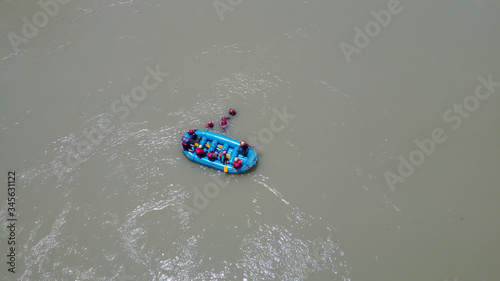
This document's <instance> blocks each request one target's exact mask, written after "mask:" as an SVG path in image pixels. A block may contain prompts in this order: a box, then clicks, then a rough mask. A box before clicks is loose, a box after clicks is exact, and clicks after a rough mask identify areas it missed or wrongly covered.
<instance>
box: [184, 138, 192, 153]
mask: <svg viewBox="0 0 500 281" xmlns="http://www.w3.org/2000/svg"><path fill="white" fill-rule="evenodd" d="M191 147H194V144H193V143H192V142H191V139H188V138H182V148H184V150H187V151H189V152H194V150H193V149H192V148H191Z"/></svg>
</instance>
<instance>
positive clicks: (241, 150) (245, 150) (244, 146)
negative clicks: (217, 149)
mask: <svg viewBox="0 0 500 281" xmlns="http://www.w3.org/2000/svg"><path fill="white" fill-rule="evenodd" d="M238 153H240V154H241V155H243V156H247V155H248V143H246V142H245V141H241V142H240V147H238Z"/></svg>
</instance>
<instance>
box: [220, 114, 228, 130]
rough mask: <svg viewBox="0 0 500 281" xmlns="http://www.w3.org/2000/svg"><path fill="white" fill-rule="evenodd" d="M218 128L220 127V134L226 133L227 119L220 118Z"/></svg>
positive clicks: (224, 117)
mask: <svg viewBox="0 0 500 281" xmlns="http://www.w3.org/2000/svg"><path fill="white" fill-rule="evenodd" d="M220 126H221V127H222V132H223V133H224V132H226V129H227V126H228V123H227V117H226V116H222V117H221V120H220Z"/></svg>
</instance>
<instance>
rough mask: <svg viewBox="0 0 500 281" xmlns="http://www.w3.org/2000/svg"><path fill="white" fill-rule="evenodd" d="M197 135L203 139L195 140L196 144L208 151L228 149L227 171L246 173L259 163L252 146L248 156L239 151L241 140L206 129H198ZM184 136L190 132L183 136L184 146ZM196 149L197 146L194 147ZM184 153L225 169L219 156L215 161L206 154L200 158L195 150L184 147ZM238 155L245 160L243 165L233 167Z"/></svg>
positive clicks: (198, 161) (189, 157) (205, 163)
mask: <svg viewBox="0 0 500 281" xmlns="http://www.w3.org/2000/svg"><path fill="white" fill-rule="evenodd" d="M195 133H196V135H198V136H199V137H200V138H201V139H200V140H199V142H195V145H200V144H201V145H203V148H204V149H205V151H206V152H207V153H208V152H209V151H212V150H213V149H217V154H218V155H219V153H220V152H222V151H223V150H226V152H227V154H228V155H229V156H230V158H229V162H228V163H227V172H228V173H230V174H241V173H245V172H247V171H248V170H250V169H251V168H252V167H253V166H255V164H256V163H257V160H258V156H257V153H255V151H254V150H253V148H251V147H250V146H249V147H248V154H247V156H243V155H242V154H241V153H238V152H237V149H238V147H239V146H240V141H238V140H235V139H233V138H230V137H226V136H224V135H220V134H217V133H214V132H209V131H204V130H196V131H195ZM183 138H189V134H188V133H187V132H186V133H185V134H184V135H183V137H182V138H181V141H180V144H181V148H182V139H183ZM193 150H195V148H193ZM182 153H184V155H185V156H186V157H187V158H188V159H189V160H191V161H193V162H196V163H199V164H202V165H205V166H208V167H211V168H214V169H217V170H220V171H224V164H222V162H221V161H220V159H219V158H218V157H217V159H216V160H215V161H210V160H208V157H207V156H206V155H205V156H204V157H202V158H200V157H198V155H196V153H194V152H189V151H187V150H184V149H182ZM235 157H238V158H239V159H241V160H242V161H243V163H242V164H243V165H242V166H241V167H240V168H238V169H235V168H234V167H233V162H234V158H235Z"/></svg>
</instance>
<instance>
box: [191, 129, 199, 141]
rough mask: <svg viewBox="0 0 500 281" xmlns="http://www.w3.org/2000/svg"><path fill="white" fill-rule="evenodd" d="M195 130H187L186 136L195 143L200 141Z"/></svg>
mask: <svg viewBox="0 0 500 281" xmlns="http://www.w3.org/2000/svg"><path fill="white" fill-rule="evenodd" d="M195 131H196V130H189V132H188V135H189V138H190V139H191V141H193V142H197V141H199V140H200V137H199V136H198V135H197V134H196V132H195Z"/></svg>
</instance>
